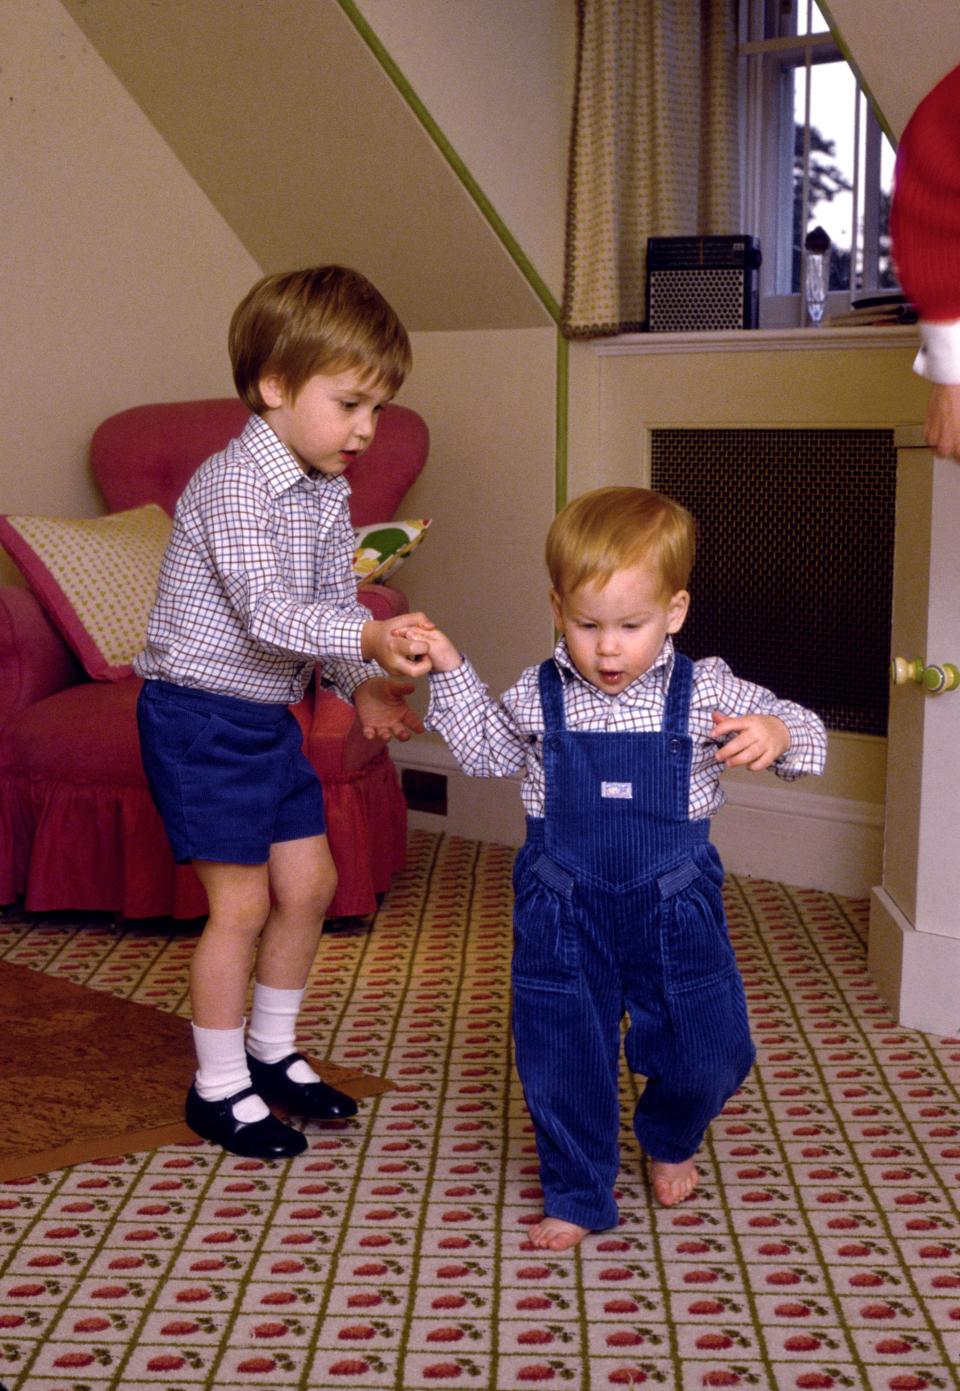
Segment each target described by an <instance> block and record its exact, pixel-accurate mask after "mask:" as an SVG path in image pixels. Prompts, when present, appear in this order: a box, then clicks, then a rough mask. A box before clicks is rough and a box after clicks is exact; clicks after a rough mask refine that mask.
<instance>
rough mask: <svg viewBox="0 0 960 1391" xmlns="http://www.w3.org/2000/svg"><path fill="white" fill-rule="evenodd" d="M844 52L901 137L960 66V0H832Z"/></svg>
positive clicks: (828, 2)
mask: <svg viewBox="0 0 960 1391" xmlns="http://www.w3.org/2000/svg"><path fill="white" fill-rule="evenodd" d="M821 8H822V9H823V10H824V11H825V12H828V13H829V15H830V18H831V20H832V21H833V24H834V26H835V28H836V29H837V31H838V33H839V35H840V38H841V41H842V42H843V45H844V48H845V49H846V51H847V52H848V53H849V54H850V57H851V60H852V62H853V65H854V67H855V68H856V69H857V72H858V73H859V74H860V77H861V79H862V81H863V83H864V85H865V86H866V88H867V90H868V91H869V92H870V93H871V95H872V96H873V98H874V101H875V102H876V104H877V106H878V108H879V110H880V112H881V113H882V115H883V117H884V119H885V121H886V123H887V125H888V127H889V129H890V130H891V131H892V133H893V135H894V137H895V138H896V139H899V138H900V135H901V134H902V133H903V128H904V126H905V125H906V123H907V121H908V120H909V118H910V116H911V114H912V112H913V111H914V109H915V107H916V105H917V103H918V102H919V101H920V98H921V97H923V96H925V95H926V93H927V92H929V90H930V88H931V87H933V86H935V85H936V83H937V82H939V80H940V78H941V77H945V76H946V74H947V73H948V72H949V71H950V69H951V68H953V67H955V66H956V65H957V63H960V5H958V4H957V0H913V3H910V4H904V0H826V3H825V4H823V5H822V6H821Z"/></svg>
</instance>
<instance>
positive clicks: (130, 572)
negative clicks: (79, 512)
mask: <svg viewBox="0 0 960 1391" xmlns="http://www.w3.org/2000/svg"><path fill="white" fill-rule="evenodd" d="M170 526H171V523H170V518H169V517H168V516H167V514H166V512H165V511H164V510H163V508H162V507H159V506H158V505H157V504H156V503H149V504H148V505H147V506H146V507H133V508H131V509H130V510H129V511H128V512H114V513H113V514H111V515H110V516H107V517H90V518H87V517H78V518H70V517H12V516H6V517H0V542H2V544H3V545H4V547H5V548H6V550H7V551H8V552H9V554H10V557H11V559H12V560H13V561H14V562H15V564H16V566H17V568H18V569H19V570H20V572H21V573H22V575H23V577H24V579H25V580H26V581H27V583H28V584H29V586H30V588H31V589H32V590H33V592H34V594H35V595H36V596H37V598H38V599H39V600H40V603H41V604H42V605H43V607H44V608H45V609H46V611H47V613H48V614H49V616H50V618H51V619H52V620H53V622H54V623H55V624H56V626H57V627H58V628H59V630H60V632H61V633H62V634H63V636H64V638H65V639H66V641H67V643H68V644H69V645H70V647H72V648H73V650H74V652H76V654H77V656H78V657H79V658H80V661H81V662H82V663H83V665H84V667H85V668H86V670H87V673H88V674H89V675H90V676H92V677H93V678H94V679H95V680H100V681H119V680H122V679H123V678H124V677H127V676H130V675H131V674H132V668H131V666H130V663H131V661H132V660H133V658H134V657H135V656H136V654H137V653H138V652H139V651H140V649H141V648H142V647H143V645H144V642H145V640H146V634H147V619H148V617H149V615H150V609H151V607H152V606H153V600H154V596H155V594H156V589H157V575H158V574H159V571H160V561H161V559H162V557H163V552H164V549H165V547H166V544H167V539H168V537H169V535H170Z"/></svg>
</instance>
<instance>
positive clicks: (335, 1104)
mask: <svg viewBox="0 0 960 1391" xmlns="http://www.w3.org/2000/svg"><path fill="white" fill-rule="evenodd" d="M300 1058H303V1054H302V1053H288V1054H287V1056H286V1057H285V1058H281V1059H280V1061H279V1062H278V1063H262V1062H261V1061H260V1060H259V1058H255V1057H253V1055H252V1054H251V1053H248V1054H247V1066H248V1067H249V1069H250V1080H251V1081H252V1082H253V1085H254V1087H255V1088H256V1090H257V1091H258V1092H259V1094H260V1095H261V1096H262V1097H263V1098H264V1100H265V1101H274V1102H276V1104H277V1105H278V1106H282V1107H283V1108H284V1110H285V1111H289V1112H290V1113H291V1115H294V1116H309V1117H311V1118H312V1119H313V1120H317V1121H341V1120H346V1119H347V1118H348V1117H350V1116H355V1115H356V1114H357V1103H356V1102H355V1101H354V1099H353V1097H352V1096H347V1095H346V1093H345V1092H338V1091H337V1089H336V1087H328V1086H327V1084H326V1082H294V1081H292V1080H291V1079H290V1078H289V1077H288V1076H287V1068H288V1067H290V1066H291V1065H292V1064H293V1063H295V1062H296V1061H297V1060H298V1059H300Z"/></svg>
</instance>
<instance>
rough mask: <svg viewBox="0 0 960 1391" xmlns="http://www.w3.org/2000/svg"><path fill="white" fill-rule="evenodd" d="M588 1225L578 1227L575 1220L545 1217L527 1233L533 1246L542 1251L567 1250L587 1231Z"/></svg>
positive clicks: (580, 1239)
mask: <svg viewBox="0 0 960 1391" xmlns="http://www.w3.org/2000/svg"><path fill="white" fill-rule="evenodd" d="M589 1230H590V1228H589V1227H578V1226H577V1224H576V1222H563V1221H561V1219H560V1218H559V1217H545V1218H544V1219H543V1221H542V1222H538V1223H537V1225H536V1226H535V1227H531V1229H530V1231H529V1232H528V1233H527V1239H528V1241H529V1242H530V1243H531V1245H533V1246H537V1247H539V1248H540V1249H541V1250H543V1251H569V1250H570V1247H571V1246H576V1245H577V1244H578V1243H579V1242H581V1241H582V1240H583V1238H584V1237H585V1236H586V1235H587V1232H589Z"/></svg>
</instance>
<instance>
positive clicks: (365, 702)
mask: <svg viewBox="0 0 960 1391" xmlns="http://www.w3.org/2000/svg"><path fill="white" fill-rule="evenodd" d="M413 689H414V688H413V685H412V684H411V682H409V681H388V680H387V679H386V677H384V676H374V677H371V679H370V680H369V681H364V682H363V683H362V685H359V686H358V687H357V689H356V690H355V691H354V693H353V703H354V706H355V707H356V711H357V719H358V720H359V721H360V727H361V728H362V730H363V733H364V737H365V738H366V739H386V740H387V741H388V742H389V741H390V740H391V739H399V741H400V743H401V744H405V743H406V742H407V740H408V739H409V738H410V736H411V734H422V733H423V722H422V720H421V719H420V717H419V715H418V714H417V713H416V711H415V710H411V709H410V706H409V705H408V704H407V702H406V701H405V700H404V698H403V697H404V696H407V695H409V694H410V692H411V691H412V690H413Z"/></svg>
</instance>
